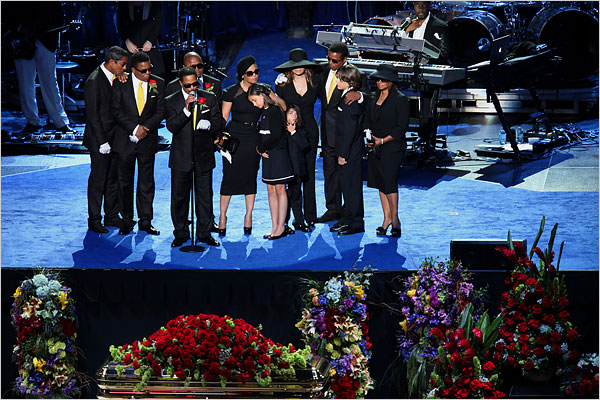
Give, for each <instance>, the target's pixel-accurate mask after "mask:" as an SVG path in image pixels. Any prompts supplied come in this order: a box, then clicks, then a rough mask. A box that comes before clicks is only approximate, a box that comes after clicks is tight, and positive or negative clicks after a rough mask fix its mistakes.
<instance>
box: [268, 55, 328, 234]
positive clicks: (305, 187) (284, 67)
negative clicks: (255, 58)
mask: <svg viewBox="0 0 600 400" xmlns="http://www.w3.org/2000/svg"><path fill="white" fill-rule="evenodd" d="M318 67H319V66H318V64H315V63H313V62H311V61H308V60H307V55H306V51H304V50H303V49H300V48H297V49H292V50H291V51H290V59H289V61H287V62H285V63H283V64H281V65H279V66H278V67H276V68H275V71H278V72H281V74H280V76H279V77H278V79H277V81H276V83H278V84H277V86H276V91H277V94H278V95H279V96H280V97H281V98H282V99H283V100H285V102H286V103H287V104H296V105H298V107H300V119H301V120H302V121H303V124H304V129H305V131H306V136H307V139H308V143H309V149H308V151H305V152H304V159H305V163H306V165H307V175H306V179H304V180H303V181H302V194H303V197H304V215H303V218H304V220H305V221H306V223H307V224H308V226H306V224H305V223H304V221H303V220H298V219H296V220H295V221H294V227H295V228H296V229H299V230H301V231H303V232H309V231H310V229H309V227H311V226H314V225H315V222H316V220H317V200H316V197H315V161H316V159H317V146H318V144H319V127H318V125H317V121H316V120H315V113H314V108H315V101H316V100H317V84H316V81H315V79H314V77H313V72H314V70H313V68H318ZM293 206H294V207H296V209H297V208H298V207H300V209H302V198H300V204H299V205H293Z"/></svg>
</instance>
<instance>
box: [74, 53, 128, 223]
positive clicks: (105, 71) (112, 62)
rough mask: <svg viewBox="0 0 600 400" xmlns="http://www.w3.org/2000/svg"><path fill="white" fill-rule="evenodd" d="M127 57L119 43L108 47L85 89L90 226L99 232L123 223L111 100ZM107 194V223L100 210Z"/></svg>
mask: <svg viewBox="0 0 600 400" xmlns="http://www.w3.org/2000/svg"><path fill="white" fill-rule="evenodd" d="M127 57H128V53H127V51H126V50H125V49H122V48H120V47H119V46H113V47H111V48H110V49H108V51H107V52H106V56H105V58H104V63H103V64H102V65H100V66H99V67H98V68H96V69H95V70H94V71H93V72H92V73H91V74H90V76H89V77H88V79H87V80H86V82H85V88H84V90H83V97H84V100H85V113H86V117H87V122H86V124H85V131H84V133H83V145H84V146H85V147H87V149H88V150H89V151H90V159H91V171H90V177H89V179H88V187H87V196H88V228H89V229H90V230H92V231H94V232H96V233H107V232H108V229H106V228H105V226H116V227H118V228H121V227H122V225H123V221H122V220H121V218H119V188H118V182H117V156H116V154H115V153H114V152H111V145H112V144H113V139H114V136H115V121H114V119H113V116H112V112H111V108H110V104H111V88H112V84H113V80H114V79H115V77H116V76H117V75H121V74H123V73H124V72H125V67H126V65H127ZM103 197H104V225H102V222H101V221H102V215H101V213H100V209H101V208H102V198H103Z"/></svg>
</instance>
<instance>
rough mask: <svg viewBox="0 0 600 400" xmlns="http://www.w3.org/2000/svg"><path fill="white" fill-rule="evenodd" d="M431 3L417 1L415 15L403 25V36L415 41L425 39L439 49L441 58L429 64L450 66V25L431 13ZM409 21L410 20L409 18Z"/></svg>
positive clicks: (414, 4) (430, 61)
mask: <svg viewBox="0 0 600 400" xmlns="http://www.w3.org/2000/svg"><path fill="white" fill-rule="evenodd" d="M429 5H430V2H428V1H415V2H413V7H414V10H415V15H414V16H411V17H409V18H410V20H409V21H405V22H403V23H402V27H404V26H406V27H405V28H404V30H403V31H401V33H400V34H401V36H404V37H410V38H414V39H425V40H427V41H428V42H429V43H431V44H432V45H434V46H435V47H437V48H438V49H440V56H439V57H438V58H435V59H430V60H429V61H428V62H427V63H428V64H444V65H446V64H448V47H447V46H448V24H446V23H445V22H444V21H442V20H441V19H439V18H437V17H435V16H434V15H432V14H431V13H430V12H429ZM407 19H408V18H407Z"/></svg>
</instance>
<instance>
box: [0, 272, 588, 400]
mask: <svg viewBox="0 0 600 400" xmlns="http://www.w3.org/2000/svg"><path fill="white" fill-rule="evenodd" d="M412 273H413V272H412V271H391V272H381V273H376V274H375V275H374V276H373V277H372V279H371V288H370V290H369V291H368V300H369V313H370V333H369V336H370V338H371V342H372V343H373V347H372V349H371V350H372V352H373V358H372V360H371V371H372V372H371V374H372V376H373V377H374V378H375V380H376V381H377V383H378V385H377V386H376V389H375V390H374V391H373V392H372V397H375V398H406V397H407V392H406V382H405V380H403V379H397V378H396V377H395V374H394V372H393V370H392V369H390V370H389V371H388V367H389V366H390V365H394V366H395V365H396V364H395V356H396V349H397V346H396V338H395V335H396V331H397V329H398V322H399V321H398V316H397V315H394V314H393V313H391V312H390V311H389V309H388V308H387V307H385V306H383V304H384V303H386V304H388V305H392V306H393V303H394V302H395V301H396V297H395V294H394V291H396V290H399V288H400V284H399V282H398V280H394V278H395V277H400V278H402V279H405V278H406V277H407V276H409V275H411V274H412ZM31 275H32V273H31V272H30V270H29V271H28V270H16V269H6V268H3V269H2V275H1V278H2V324H3V327H4V331H3V339H4V340H2V355H3V357H2V395H3V397H14V396H13V395H10V394H7V391H8V390H10V388H11V386H12V384H13V383H14V380H15V378H16V374H17V371H16V369H15V366H14V364H13V362H12V360H11V356H10V355H11V353H12V347H13V345H14V343H15V340H16V332H15V331H14V329H13V328H12V327H11V325H10V308H11V304H12V301H13V298H12V294H13V293H14V290H15V289H16V287H17V286H18V285H19V284H20V282H21V281H22V280H23V279H26V278H29V277H31ZM335 275H337V273H336V272H330V273H329V272H310V271H306V272H263V271H206V270H205V271H190V270H173V269H172V270H155V271H141V270H95V269H83V270H82V269H71V270H66V271H64V273H63V278H64V281H65V283H66V284H67V285H69V286H70V287H71V288H72V289H73V296H74V298H75V300H76V302H77V309H78V316H79V321H80V327H79V333H78V339H77V345H78V346H79V347H80V348H81V349H82V351H83V354H84V355H85V359H84V358H83V357H81V358H80V361H79V366H78V369H79V370H80V371H82V372H84V373H85V374H87V375H88V376H89V377H93V376H94V374H95V373H96V370H97V369H98V368H99V367H100V366H101V365H102V364H103V363H104V361H105V360H106V359H107V358H108V356H109V353H108V347H109V346H110V345H111V344H114V345H121V344H125V343H131V342H132V341H133V340H136V339H141V338H142V337H144V336H148V335H150V334H151V333H152V332H155V331H156V330H157V329H158V328H160V327H161V326H162V325H164V324H165V323H166V322H168V321H169V320H170V319H172V318H175V317H177V316H178V315H182V314H183V315H187V314H198V313H212V314H219V315H225V314H227V315H229V316H232V317H235V318H237V317H239V318H244V319H246V320H247V321H248V322H249V323H251V324H253V325H255V326H256V325H258V324H262V325H263V334H264V335H265V336H267V337H270V338H272V339H273V340H275V341H278V342H280V343H283V344H287V343H290V342H291V343H293V344H295V345H300V344H301V341H300V332H299V330H298V329H297V328H295V327H294V324H295V323H296V322H297V321H298V320H299V318H300V313H301V309H302V302H301V296H302V294H303V293H306V292H305V291H304V290H303V287H302V283H301V279H302V278H309V279H315V280H325V279H328V278H330V277H332V276H335ZM505 276H506V273H505V272H503V271H474V285H475V286H476V287H482V286H487V288H488V289H487V295H488V299H489V300H490V306H489V307H490V310H491V313H495V312H496V311H497V309H498V305H499V300H500V294H501V293H502V291H504V284H503V281H504V278H505ZM565 278H566V284H567V289H568V293H569V299H570V301H571V309H570V311H571V313H572V318H573V319H572V321H573V323H574V324H575V326H576V327H577V329H578V331H579V332H580V333H581V335H582V340H581V341H580V344H581V347H580V350H581V351H582V352H597V351H598V347H597V345H598V271H568V272H566V273H565ZM386 374H387V375H386ZM390 374H392V375H390ZM384 377H385V379H384ZM96 390H97V388H96V385H95V384H94V383H92V384H91V389H90V392H84V393H83V396H82V397H84V398H90V397H94V396H95V395H96ZM370 397H371V393H370Z"/></svg>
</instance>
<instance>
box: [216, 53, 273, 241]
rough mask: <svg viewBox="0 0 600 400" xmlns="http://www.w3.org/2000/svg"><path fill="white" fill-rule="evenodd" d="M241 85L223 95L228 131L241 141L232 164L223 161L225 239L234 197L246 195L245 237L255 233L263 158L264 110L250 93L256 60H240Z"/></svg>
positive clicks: (221, 227) (221, 220)
mask: <svg viewBox="0 0 600 400" xmlns="http://www.w3.org/2000/svg"><path fill="white" fill-rule="evenodd" d="M236 72H237V79H238V81H239V83H236V84H235V85H232V86H230V87H228V88H227V89H225V90H224V91H223V97H222V99H223V104H222V106H221V111H222V113H223V118H224V119H225V121H227V120H229V116H230V115H231V120H230V121H229V122H228V123H227V127H226V128H225V130H226V131H227V132H229V134H230V135H231V136H232V137H235V138H237V139H239V141H240V142H239V146H238V148H237V150H236V152H235V154H232V155H231V161H229V160H227V159H225V157H224V158H223V180H222V182H221V199H220V209H221V214H220V216H219V236H225V234H226V224H227V208H228V207H229V202H230V201H231V196H232V195H239V194H243V195H245V200H246V215H245V217H244V234H246V235H249V234H251V233H252V211H253V210H254V199H255V198H256V177H257V174H258V166H259V163H260V156H259V155H258V154H257V153H256V146H257V145H258V143H259V134H258V127H259V121H258V119H259V118H260V115H261V110H260V109H259V108H256V107H254V105H252V103H251V102H250V101H249V100H248V95H247V92H248V89H249V88H250V86H252V85H253V84H255V83H257V82H258V73H259V70H258V67H257V66H256V59H255V58H254V57H253V56H246V57H244V58H242V59H240V60H239V61H238V63H237V67H236ZM270 96H271V97H272V99H273V100H274V101H277V102H278V103H281V104H282V105H283V107H284V108H285V103H283V102H282V101H281V99H278V98H277V96H276V95H275V93H274V92H272V93H271V95H270Z"/></svg>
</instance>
